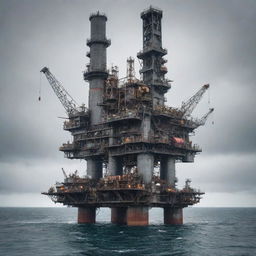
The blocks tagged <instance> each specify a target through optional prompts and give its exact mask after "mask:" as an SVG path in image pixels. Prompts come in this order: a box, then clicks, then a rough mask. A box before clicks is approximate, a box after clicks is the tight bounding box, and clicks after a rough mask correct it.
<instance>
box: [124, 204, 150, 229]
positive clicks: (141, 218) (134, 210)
mask: <svg viewBox="0 0 256 256" xmlns="http://www.w3.org/2000/svg"><path fill="white" fill-rule="evenodd" d="M127 225H128V226H147V225H148V207H143V206H135V207H128V208H127Z"/></svg>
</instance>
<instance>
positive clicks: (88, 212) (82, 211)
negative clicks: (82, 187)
mask: <svg viewBox="0 0 256 256" xmlns="http://www.w3.org/2000/svg"><path fill="white" fill-rule="evenodd" d="M95 219H96V208H95V207H78V216H77V222H78V223H79V224H83V223H84V224H85V223H95Z"/></svg>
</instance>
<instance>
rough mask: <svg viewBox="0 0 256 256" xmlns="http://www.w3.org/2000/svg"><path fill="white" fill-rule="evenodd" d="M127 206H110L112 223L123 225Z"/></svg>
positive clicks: (125, 220) (125, 219)
mask: <svg viewBox="0 0 256 256" xmlns="http://www.w3.org/2000/svg"><path fill="white" fill-rule="evenodd" d="M126 214H127V208H126V207H112V208H111V222H112V223H113V224H120V225H124V224H126V222H127V215H126Z"/></svg>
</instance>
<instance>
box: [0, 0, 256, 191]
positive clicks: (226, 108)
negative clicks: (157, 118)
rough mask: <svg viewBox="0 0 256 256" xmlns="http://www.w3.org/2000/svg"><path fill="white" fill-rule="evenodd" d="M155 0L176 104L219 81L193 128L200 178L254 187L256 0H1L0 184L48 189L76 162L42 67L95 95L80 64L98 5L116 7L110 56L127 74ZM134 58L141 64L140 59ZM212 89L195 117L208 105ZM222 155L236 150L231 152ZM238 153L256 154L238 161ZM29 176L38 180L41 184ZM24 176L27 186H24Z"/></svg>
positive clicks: (222, 186)
mask: <svg viewBox="0 0 256 256" xmlns="http://www.w3.org/2000/svg"><path fill="white" fill-rule="evenodd" d="M150 4H152V5H154V6H157V7H159V8H161V9H163V11H164V12H163V46H164V47H166V48H168V56H167V59H168V63H167V67H168V69H169V73H168V75H167V76H168V77H169V78H171V79H173V80H174V83H173V87H172V89H171V90H170V92H169V93H168V95H167V99H168V104H169V105H174V106H179V105H180V104H181V101H182V100H185V99H188V98H189V97H190V96H191V95H192V94H193V93H195V91H196V90H197V89H198V88H199V87H200V86H201V85H203V84H204V83H210V84H211V89H210V96H211V97H210V98H211V105H212V106H213V107H215V113H214V115H213V118H212V117H211V119H210V120H209V121H210V122H209V123H208V124H207V125H206V126H205V127H201V128H199V129H198V131H197V132H196V134H197V135H196V137H195V138H194V137H192V139H193V141H196V142H199V144H200V145H202V147H203V150H204V151H203V153H202V156H200V157H198V158H196V163H195V165H193V164H191V165H190V166H191V169H193V168H194V169H193V171H192V172H191V175H192V178H194V179H195V181H196V182H197V184H198V185H200V184H202V186H205V189H206V190H207V189H209V190H210V191H215V190H214V187H215V188H217V189H218V190H219V191H239V190H240V191H244V190H245V188H248V191H252V189H253V187H254V185H253V182H252V180H253V177H254V176H253V170H254V169H253V166H254V165H253V164H252V162H253V161H254V155H253V153H254V152H255V151H256V150H255V149H256V140H255V135H254V134H255V130H256V121H255V120H256V118H255V117H256V113H255V111H256V106H255V100H254V95H255V91H254V88H255V81H254V80H255V79H254V74H255V70H256V62H255V59H256V48H255V45H256V34H255V32H254V31H255V24H256V2H255V1H249V0H246V1H232V0H231V1H220V0H218V1H210V0H208V1H201V0H194V1H193V0H192V1H180V0H176V1H82V0H75V1H60V0H59V1H47V0H46V1H32V0H23V1H3V0H2V1H1V0H0V57H1V58H0V61H1V69H0V104H1V109H0V121H1V125H0V138H1V143H0V175H1V177H3V175H4V177H6V179H5V180H6V182H4V181H3V180H2V179H1V182H0V191H1V192H4V191H9V192H10V191H17V192H19V191H20V192H38V188H40V189H41V190H42V189H43V188H47V187H48V185H49V184H51V183H53V182H54V181H55V179H56V180H57V179H59V177H60V176H59V170H60V168H61V167H64V166H67V168H73V167H74V162H73V161H66V160H64V159H63V154H62V153H61V152H58V151H57V148H58V147H59V146H60V145H61V144H62V143H63V142H65V141H67V140H71V137H70V135H69V134H68V133H67V132H64V131H62V121H63V120H62V119H57V117H58V116H62V117H63V116H65V112H64V110H63V108H62V106H61V105H60V103H59V102H58V100H57V99H56V96H55V95H54V93H53V92H52V91H51V88H50V87H49V85H48V83H47V81H46V80H45V78H44V77H42V95H41V97H42V101H41V102H40V104H39V102H37V98H38V90H39V84H40V82H39V81H40V75H39V70H40V69H41V68H42V67H43V66H44V65H47V66H49V67H50V69H51V70H52V72H53V73H54V74H55V75H56V77H57V78H58V79H59V80H60V81H61V82H63V85H64V86H65V88H66V89H67V90H68V91H69V92H70V93H71V95H72V96H73V97H74V98H75V99H77V101H78V102H85V103H87V97H88V85H87V84H86V83H85V82H84V81H83V80H82V71H83V70H84V68H85V64H86V63H87V62H88V59H87V58H86V57H85V54H86V51H87V50H88V48H87V47H86V46H85V42H86V38H89V33H90V31H89V27H90V24H89V21H88V17H89V15H90V13H92V12H95V11H97V10H99V11H103V12H105V13H106V14H107V15H108V23H107V36H108V37H109V38H111V41H112V45H111V46H110V47H109V48H108V63H109V65H111V64H114V65H119V67H120V76H124V75H125V70H126V67H125V60H126V58H127V57H129V56H130V55H131V56H133V57H135V56H136V53H137V52H138V51H139V50H140V49H141V48H142V34H141V33H142V23H141V19H140V12H141V11H142V10H143V9H145V8H147V7H148V6H149V5H150ZM136 65H137V68H138V67H139V65H138V62H137V63H136ZM136 71H137V72H136V73H137V75H138V70H136ZM207 98H208V96H207V95H206V96H205V98H204V99H203V100H202V102H201V104H200V105H199V106H198V110H197V111H195V113H194V116H197V117H200V116H202V115H203V113H204V112H206V111H207V109H208V107H209V105H208V103H207ZM213 120H214V125H211V122H212V121H213ZM220 154H223V155H226V156H228V161H226V159H225V157H223V158H220V157H219V155H220ZM239 154H241V156H242V157H244V159H250V160H248V162H246V161H245V162H243V161H242V160H239V161H238V157H237V156H238V155H239ZM204 156H205V158H204ZM215 158H216V159H218V160H217V161H218V162H217V163H216V159H215ZM47 159H49V163H48V164H47ZM204 159H205V160H204ZM239 159H240V158H239ZM54 161H56V162H57V163H56V162H54ZM197 161H198V162H197ZM201 161H202V164H201ZM70 162H71V163H70ZM76 163H77V165H79V162H76ZM200 164H201V165H200ZM218 164H220V165H223V166H222V168H219V167H218ZM41 165H45V167H46V168H47V171H45V169H44V168H43V167H41ZM192 166H193V167H192ZM209 166H215V169H214V170H212V168H210V169H211V170H210V172H209V173H212V175H213V176H211V175H209V173H208V174H207V173H204V170H203V169H204V168H205V169H207V168H209ZM76 168H79V167H78V166H76ZM182 168H185V169H184V170H186V168H190V167H188V166H186V167H182ZM241 168H242V169H243V170H244V171H243V172H240V169H241ZM224 169H225V171H224ZM81 170H82V171H84V166H83V167H82V168H81ZM184 172H185V171H184ZM193 172H194V174H195V175H194V176H193ZM232 173H233V175H232ZM243 173H244V174H246V175H243ZM181 175H182V173H181ZM191 175H190V174H188V177H189V176H191ZM178 176H179V173H178ZM229 176H232V179H229ZM30 177H33V179H34V180H37V181H36V182H35V184H32V183H31V182H30ZM40 177H42V178H41V180H40ZM198 177H202V179H199V178H198ZM203 177H205V178H203ZM18 180H20V182H21V184H22V185H21V186H17V184H18ZM51 181H52V182H51ZM233 184H237V185H235V186H233Z"/></svg>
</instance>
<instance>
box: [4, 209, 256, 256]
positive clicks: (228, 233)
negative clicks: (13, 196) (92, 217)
mask: <svg viewBox="0 0 256 256" xmlns="http://www.w3.org/2000/svg"><path fill="white" fill-rule="evenodd" d="M76 218H77V209H76V208H0V255H1V256H18V255H22V256H23V255H24V256H41V255H43V256H55V255H56V256H57V255H58V256H71V255H74V256H80V255H81V256H82V255H104V256H108V255H111V256H112V255H113V256H115V255H121V256H122V255H132V256H136V255H138V256H140V255H157V256H158V255H159V256H161V255H162V256H163V255H179V256H181V255H196V256H201V255H217V256H228V255H237V256H243V255H244V256H249V255H250V256H255V255H256V208H199V207H194V208H193V207H192V208H186V209H184V225H180V226H167V225H164V224H163V212H162V209H158V208H154V209H151V210H150V219H149V220H150V225H149V226H146V227H128V226H119V225H114V224H111V223H110V210H109V209H108V208H101V209H100V210H99V211H98V212H97V224H83V225H81V224H80V225H79V224H77V223H76Z"/></svg>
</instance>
